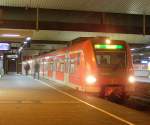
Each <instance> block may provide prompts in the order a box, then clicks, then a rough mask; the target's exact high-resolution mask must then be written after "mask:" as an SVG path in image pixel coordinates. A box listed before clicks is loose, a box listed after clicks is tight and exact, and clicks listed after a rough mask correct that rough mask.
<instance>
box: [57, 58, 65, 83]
mask: <svg viewBox="0 0 150 125" xmlns="http://www.w3.org/2000/svg"><path fill="white" fill-rule="evenodd" d="M64 72H65V55H61V56H57V59H56V80H59V81H61V82H64Z"/></svg>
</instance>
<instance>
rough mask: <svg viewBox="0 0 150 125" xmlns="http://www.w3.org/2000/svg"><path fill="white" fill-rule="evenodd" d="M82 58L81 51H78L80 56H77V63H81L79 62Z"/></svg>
mask: <svg viewBox="0 0 150 125" xmlns="http://www.w3.org/2000/svg"><path fill="white" fill-rule="evenodd" d="M80 58H81V54H80V53H78V56H77V65H79V64H80Z"/></svg>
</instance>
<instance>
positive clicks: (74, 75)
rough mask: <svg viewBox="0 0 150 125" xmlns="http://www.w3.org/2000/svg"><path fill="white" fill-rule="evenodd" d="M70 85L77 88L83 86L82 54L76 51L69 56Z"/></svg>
mask: <svg viewBox="0 0 150 125" xmlns="http://www.w3.org/2000/svg"><path fill="white" fill-rule="evenodd" d="M69 56H70V61H69V63H70V64H69V83H71V84H73V85H75V86H81V84H82V80H81V79H82V69H83V68H82V66H81V52H80V51H76V52H72V53H70V54H69Z"/></svg>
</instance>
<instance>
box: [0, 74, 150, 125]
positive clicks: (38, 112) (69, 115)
mask: <svg viewBox="0 0 150 125" xmlns="http://www.w3.org/2000/svg"><path fill="white" fill-rule="evenodd" d="M149 116H150V115H149V114H147V113H143V112H142V111H137V110H135V109H131V108H128V107H125V106H123V105H120V104H116V103H112V102H110V101H107V100H103V99H101V98H99V97H94V96H90V95H87V94H85V93H81V92H78V91H75V90H73V89H71V88H68V87H67V86H65V85H62V84H58V83H55V82H51V81H48V80H42V81H41V80H35V79H33V78H32V77H30V76H22V75H7V76H4V77H3V78H1V79H0V125H60V124H61V125H78V124H80V125H149V118H150V117H149Z"/></svg>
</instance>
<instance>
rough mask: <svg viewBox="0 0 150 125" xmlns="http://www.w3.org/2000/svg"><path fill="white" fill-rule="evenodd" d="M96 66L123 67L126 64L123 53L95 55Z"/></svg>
mask: <svg viewBox="0 0 150 125" xmlns="http://www.w3.org/2000/svg"><path fill="white" fill-rule="evenodd" d="M96 59H97V64H99V65H101V66H104V67H107V66H118V67H119V66H120V67H124V66H125V64H126V59H125V53H123V52H122V53H117V52H116V53H111V52H106V53H96Z"/></svg>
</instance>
